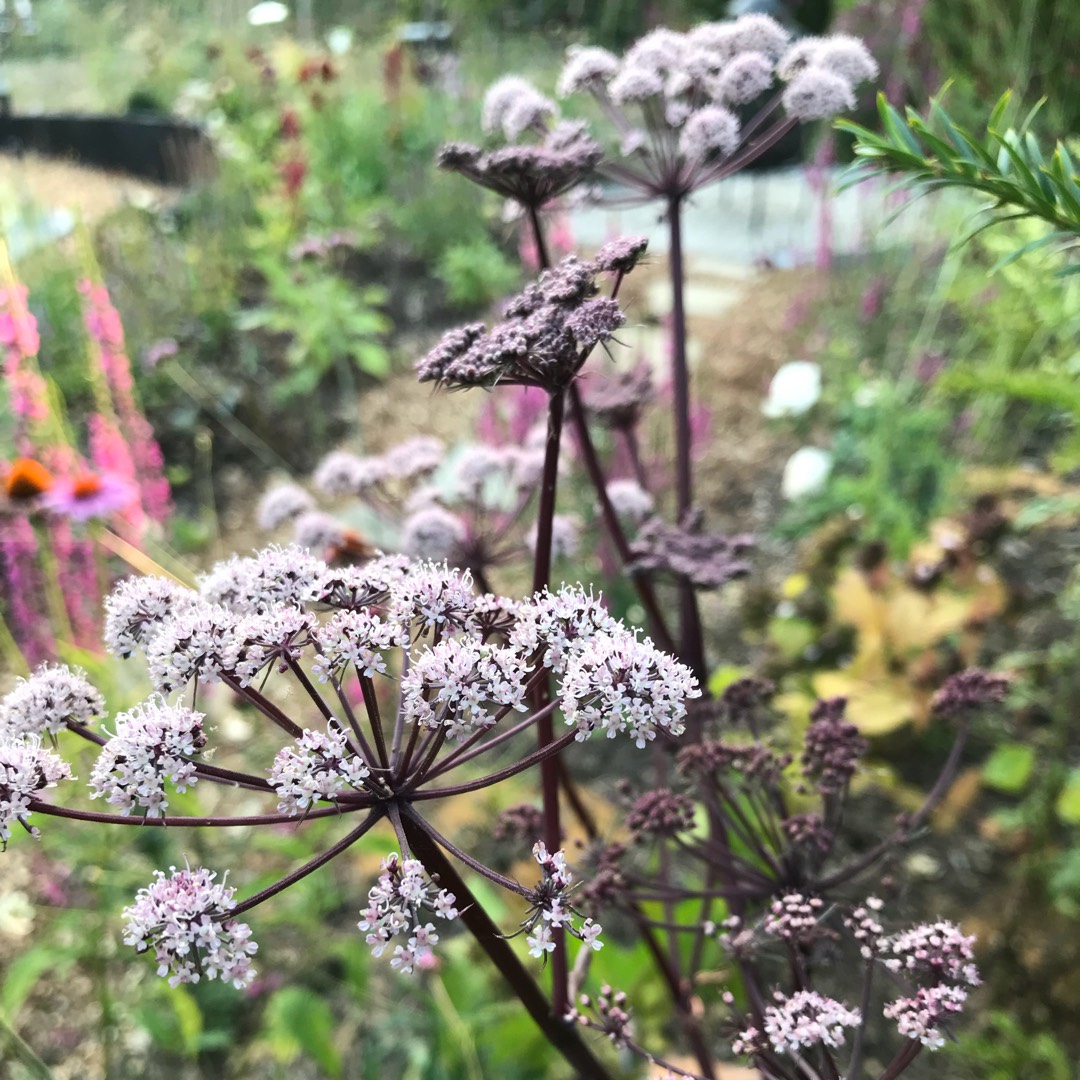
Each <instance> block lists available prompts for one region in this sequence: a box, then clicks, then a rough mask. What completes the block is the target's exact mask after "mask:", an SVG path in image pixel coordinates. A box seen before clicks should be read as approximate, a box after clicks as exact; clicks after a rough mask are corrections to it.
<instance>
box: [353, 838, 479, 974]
mask: <svg viewBox="0 0 1080 1080" xmlns="http://www.w3.org/2000/svg"><path fill="white" fill-rule="evenodd" d="M455 900H456V897H455V896H454V894H453V893H451V892H447V891H446V890H445V889H436V888H435V887H434V885H432V884H431V883H430V882H429V881H428V880H427V879H426V877H425V874H424V865H423V863H421V862H420V861H419V860H418V859H402V858H400V856H398V855H396V854H393V855H388V856H387V857H386V858H385V859H384V860H383V863H382V874H381V875H380V876H379V880H378V882H377V884H375V885H373V886H372V887H371V890H370V891H369V892H368V906H367V907H366V908H365V909H364V910H363V911H362V912H361V913H360V915H361V918H360V922H359V923H357V926H358V927H359V928H360V930H361V931H363V932H364V933H366V934H367V937H366V939H365V940H366V941H367V943H368V945H370V946H371V953H372V955H373V956H376V957H379V956H382V955H383V953H384V952H386V949H387V948H388V947H389V945H390V942H391V941H393V939H394V938H395V937H405V936H406V935H408V936H407V940H406V943H405V944H404V945H400V944H399V945H396V946H395V947H394V952H393V956H392V958H391V960H390V966H391V967H392V968H394V969H395V970H396V971H400V972H401V973H402V974H403V975H411V974H412V973H413V971H414V970H415V969H416V968H417V967H418V966H419V967H421V968H423V967H425V966H427V964H428V963H429V962H430V961H431V959H432V957H433V953H432V948H433V947H434V946H435V945H437V944H438V943H439V935H438V933H437V931H436V929H435V924H434V923H431V922H426V923H423V924H421V921H420V920H421V918H422V917H423V913H424V912H426V911H430V912H432V913H433V914H434V915H435V917H436V918H439V919H446V920H447V921H449V920H451V919H456V918H457V917H458V910H457V908H456V907H455V906H454V903H455Z"/></svg>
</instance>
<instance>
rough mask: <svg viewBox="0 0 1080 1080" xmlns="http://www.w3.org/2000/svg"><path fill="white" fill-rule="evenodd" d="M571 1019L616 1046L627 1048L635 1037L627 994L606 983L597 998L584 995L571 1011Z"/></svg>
mask: <svg viewBox="0 0 1080 1080" xmlns="http://www.w3.org/2000/svg"><path fill="white" fill-rule="evenodd" d="M583 1010H584V1011H583ZM569 1019H571V1020H575V1021H577V1023H579V1024H581V1025H582V1027H587V1028H590V1029H591V1030H593V1031H598V1032H600V1033H601V1034H602V1035H603V1036H604V1037H605V1038H606V1039H607V1040H608V1041H609V1042H610V1043H612V1045H614V1046H625V1045H626V1044H627V1042H628V1041H629V1039H630V1038H631V1037H632V1035H633V1030H632V1027H631V1016H630V1008H629V1003H628V999H627V996H626V994H625V993H624V992H623V991H622V990H614V989H612V988H611V987H610V986H608V985H607V984H606V983H605V984H604V985H602V986H601V987H600V993H599V994H597V995H596V997H595V998H593V997H590V996H589V995H588V994H582V995H581V997H580V998H579V999H578V1005H577V1007H576V1008H575V1009H572V1010H571V1012H570V1016H569Z"/></svg>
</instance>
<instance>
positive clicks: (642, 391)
mask: <svg viewBox="0 0 1080 1080" xmlns="http://www.w3.org/2000/svg"><path fill="white" fill-rule="evenodd" d="M583 396H584V398H585V408H586V409H587V410H588V412H589V415H590V416H593V417H595V419H596V420H597V422H598V423H600V424H602V425H603V426H604V427H606V428H610V429H611V430H612V431H630V430H632V429H633V428H634V427H635V426H636V425H637V423H638V421H639V420H640V419H641V413H642V410H643V409H644V408H645V406H646V405H648V404H649V403H650V402H651V401H652V400H653V397H654V393H653V385H652V375H651V373H650V371H649V366H648V364H638V365H637V366H636V367H635V368H633V369H632V370H630V371H625V372H623V373H621V374H619V375H615V376H597V375H592V376H590V378H589V381H588V382H587V383H586V384H585V392H584V395H583Z"/></svg>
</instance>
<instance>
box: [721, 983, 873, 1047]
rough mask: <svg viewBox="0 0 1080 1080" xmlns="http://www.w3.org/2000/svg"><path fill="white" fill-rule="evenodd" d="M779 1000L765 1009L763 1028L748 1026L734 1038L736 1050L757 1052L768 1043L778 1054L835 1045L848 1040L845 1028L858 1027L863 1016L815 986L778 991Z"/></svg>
mask: <svg viewBox="0 0 1080 1080" xmlns="http://www.w3.org/2000/svg"><path fill="white" fill-rule="evenodd" d="M775 1000H776V1004H775V1005H769V1006H767V1007H766V1009H765V1013H764V1030H763V1031H758V1029H757V1028H754V1027H748V1028H746V1029H745V1030H744V1031H743V1032H742V1034H741V1035H740V1036H739V1038H738V1039H736V1040H735V1043H734V1045H733V1049H734V1050H735V1053H736V1054H749V1055H753V1054H757V1053H760V1052H761V1051H762V1050H763V1049H765V1048H766V1047H768V1048H769V1049H771V1050H772V1051H773V1052H774V1053H777V1054H797V1053H798V1052H799V1051H800V1050H808V1049H810V1048H811V1047H813V1046H820V1045H825V1046H829V1047H833V1048H836V1047H838V1046H843V1045H844V1042H845V1034H844V1031H845V1029H846V1028H857V1027H859V1025H860V1024H862V1016H861V1015H860V1013H859V1011H858V1010H857V1009H850V1008H848V1007H847V1006H846V1005H844V1004H843V1002H840V1001H836V1000H834V999H833V998H830V997H825V996H824V995H823V994H819V993H817V992H816V991H814V990H799V991H797V992H796V993H794V994H792V995H791V996H790V997H785V996H784V995H783V994H781V993H779V992H778V993H777V994H776V995H775Z"/></svg>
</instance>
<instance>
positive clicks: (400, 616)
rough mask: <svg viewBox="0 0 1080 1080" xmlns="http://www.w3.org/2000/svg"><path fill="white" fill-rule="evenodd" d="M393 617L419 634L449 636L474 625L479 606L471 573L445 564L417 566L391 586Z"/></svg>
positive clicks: (421, 563)
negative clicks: (428, 633) (475, 611)
mask: <svg viewBox="0 0 1080 1080" xmlns="http://www.w3.org/2000/svg"><path fill="white" fill-rule="evenodd" d="M391 601H392V603H391V610H392V613H393V617H394V618H395V619H397V620H398V621H399V622H400V623H401V624H402V625H403V626H405V627H410V628H412V629H413V631H414V632H416V633H420V634H422V633H424V632H425V631H427V630H435V631H438V632H439V633H449V632H451V631H454V630H464V629H466V628H468V627H470V626H471V625H472V612H473V608H475V607H476V594H475V593H474V592H473V582H472V574H470V573H469V571H468V570H466V571H465V572H464V573H462V574H459V573H458V571H457V570H452V569H450V568H449V567H448V566H447V565H446V564H445V563H443V564H441V565H440V564H438V563H434V562H431V563H423V562H420V563H414V564H413V565H412V567H411V568H410V571H409V573H407V574H404V575H403V576H402V577H401V578H399V579H398V580H397V581H396V582H394V584H393V585H392V587H391Z"/></svg>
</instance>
